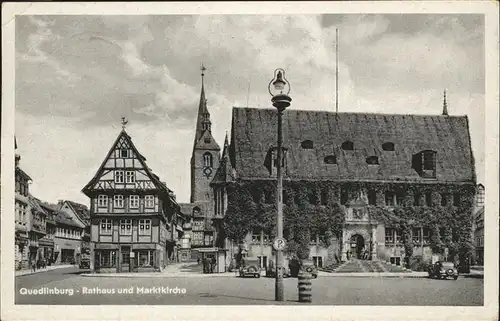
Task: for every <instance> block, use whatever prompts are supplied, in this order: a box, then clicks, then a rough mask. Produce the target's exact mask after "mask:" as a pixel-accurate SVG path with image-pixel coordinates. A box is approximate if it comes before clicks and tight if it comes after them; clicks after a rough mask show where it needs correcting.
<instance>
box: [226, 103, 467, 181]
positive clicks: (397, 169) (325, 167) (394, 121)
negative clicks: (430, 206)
mask: <svg viewBox="0 0 500 321" xmlns="http://www.w3.org/2000/svg"><path fill="white" fill-rule="evenodd" d="M231 130H232V137H231V139H232V141H231V145H232V146H231V147H230V151H231V159H232V161H233V166H234V168H235V170H236V172H237V175H238V177H239V178H242V179H266V178H267V179H270V178H271V177H270V173H269V170H268V169H267V168H266V167H265V166H264V160H265V158H266V155H267V153H268V151H269V149H270V148H272V147H276V139H277V114H276V111H275V110H274V109H257V108H233V115H232V129H231ZM304 140H311V141H312V142H313V144H314V147H313V149H303V148H302V147H301V142H302V141H304ZM283 141H284V145H283V146H284V147H286V148H288V153H287V154H288V155H287V166H286V171H285V173H286V174H285V175H286V176H285V177H287V178H289V179H294V180H302V179H304V180H307V179H313V180H369V181H377V180H384V181H385V180H393V181H400V180H402V181H405V180H407V181H413V182H415V181H429V179H425V178H422V177H420V175H418V173H417V172H416V171H415V170H414V169H412V156H413V155H414V154H416V153H419V152H420V151H423V150H433V151H436V152H437V161H436V179H435V181H441V182H445V181H449V182H474V181H475V171H474V165H473V164H474V163H473V157H472V150H471V144H470V136H469V127H468V120H467V117H466V116H460V117H458V116H441V115H440V116H423V115H383V114H367V113H338V114H337V113H333V112H326V111H305V110H293V109H291V110H287V111H286V112H285V113H284V116H283ZM345 141H351V142H353V143H354V150H352V151H350V150H343V149H342V148H341V145H342V143H343V142H345ZM385 142H392V143H394V146H395V150H394V151H384V150H383V149H382V144H383V143H385ZM328 155H335V156H336V159H337V164H325V162H324V158H325V157H326V156H328ZM369 156H378V158H379V165H368V164H367V162H366V158H367V157H369Z"/></svg>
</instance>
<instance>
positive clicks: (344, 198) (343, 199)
mask: <svg viewBox="0 0 500 321" xmlns="http://www.w3.org/2000/svg"><path fill="white" fill-rule="evenodd" d="M348 201H349V191H348V190H347V188H345V187H344V188H342V189H341V190H340V204H342V205H345V204H347V202H348Z"/></svg>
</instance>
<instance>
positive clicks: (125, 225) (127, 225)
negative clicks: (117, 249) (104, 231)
mask: <svg viewBox="0 0 500 321" xmlns="http://www.w3.org/2000/svg"><path fill="white" fill-rule="evenodd" d="M120 235H132V220H131V219H121V220H120Z"/></svg>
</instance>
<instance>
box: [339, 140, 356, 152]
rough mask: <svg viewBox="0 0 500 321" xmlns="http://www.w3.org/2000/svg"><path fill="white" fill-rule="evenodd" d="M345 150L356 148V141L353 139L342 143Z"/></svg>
mask: <svg viewBox="0 0 500 321" xmlns="http://www.w3.org/2000/svg"><path fill="white" fill-rule="evenodd" d="M342 149H343V150H354V143H353V142H351V141H348V140H347V141H345V142H343V143H342Z"/></svg>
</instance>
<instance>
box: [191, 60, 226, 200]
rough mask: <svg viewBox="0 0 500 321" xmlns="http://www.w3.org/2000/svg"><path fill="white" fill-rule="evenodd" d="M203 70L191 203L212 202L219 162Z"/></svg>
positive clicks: (193, 154)
mask: <svg viewBox="0 0 500 321" xmlns="http://www.w3.org/2000/svg"><path fill="white" fill-rule="evenodd" d="M205 70H206V68H205V67H204V66H203V65H202V66H201V94H200V103H199V106H198V116H197V121H196V132H195V137H194V145H193V153H192V155H191V203H197V202H209V201H212V199H213V195H212V190H211V188H210V182H211V181H212V178H213V176H214V174H215V171H216V170H217V168H218V167H219V161H220V147H219V145H217V142H216V141H215V139H214V138H213V136H212V122H211V121H210V113H209V112H208V109H207V99H206V98H205V87H204V77H205Z"/></svg>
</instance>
